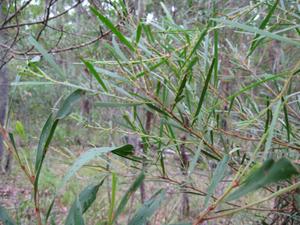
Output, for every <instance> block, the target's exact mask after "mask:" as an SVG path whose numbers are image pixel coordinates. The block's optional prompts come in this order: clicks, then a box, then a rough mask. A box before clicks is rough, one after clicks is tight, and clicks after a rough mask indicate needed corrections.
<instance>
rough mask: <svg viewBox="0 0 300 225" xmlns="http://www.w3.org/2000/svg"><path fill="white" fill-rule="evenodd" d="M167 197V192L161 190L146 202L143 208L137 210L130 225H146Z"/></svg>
mask: <svg viewBox="0 0 300 225" xmlns="http://www.w3.org/2000/svg"><path fill="white" fill-rule="evenodd" d="M164 197H165V191H164V190H159V191H158V192H156V193H155V194H154V195H153V196H152V197H151V198H150V199H149V200H148V201H146V202H145V203H144V204H143V205H142V206H141V208H139V209H138V210H137V212H136V213H135V215H134V216H133V218H132V219H131V220H130V221H129V223H128V225H143V224H146V223H147V221H148V219H149V218H150V217H151V216H152V215H153V213H154V212H155V211H156V210H157V209H158V208H159V207H160V205H161V204H162V202H163V199H164Z"/></svg>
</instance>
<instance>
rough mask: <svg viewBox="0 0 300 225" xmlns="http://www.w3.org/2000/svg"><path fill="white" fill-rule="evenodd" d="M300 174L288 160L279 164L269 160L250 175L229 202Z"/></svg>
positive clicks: (284, 159) (279, 161) (229, 197)
mask: <svg viewBox="0 0 300 225" xmlns="http://www.w3.org/2000/svg"><path fill="white" fill-rule="evenodd" d="M299 174H300V172H299V171H298V170H297V168H295V166H294V165H293V164H292V163H291V162H290V161H289V160H287V159H286V158H282V159H279V160H278V161H277V162H275V161H274V160H273V159H268V160H267V161H265V162H264V163H263V165H262V166H261V167H259V168H257V169H256V170H255V171H253V172H252V173H250V174H249V175H248V177H247V178H246V179H245V181H244V182H243V184H242V186H241V187H240V188H238V189H237V190H236V191H234V192H233V193H232V194H230V195H229V196H228V198H227V200H228V201H231V200H235V199H238V198H240V197H242V196H244V195H246V194H248V193H250V192H253V191H255V190H257V189H258V188H261V187H264V186H267V185H269V184H271V183H274V182H278V181H282V180H286V179H290V178H291V177H292V176H295V175H299Z"/></svg>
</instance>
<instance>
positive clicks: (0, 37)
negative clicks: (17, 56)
mask: <svg viewBox="0 0 300 225" xmlns="http://www.w3.org/2000/svg"><path fill="white" fill-rule="evenodd" d="M5 4H6V1H1V2H0V21H3V20H4V18H5V15H4V7H5V6H6V5H5ZM6 40H7V34H6V33H5V31H2V32H0V42H1V43H3V42H4V43H5V41H6ZM5 52H6V51H4V49H0V123H1V124H2V125H3V126H5V115H6V109H7V102H8V84H9V83H8V82H9V81H8V69H7V65H6V59H5ZM3 156H4V145H3V139H2V137H1V135H0V167H1V165H2V163H1V162H2V161H3ZM9 158H10V157H9ZM9 164H10V159H9V160H8V161H7V162H6V165H5V169H8V168H9V167H10V165H9Z"/></svg>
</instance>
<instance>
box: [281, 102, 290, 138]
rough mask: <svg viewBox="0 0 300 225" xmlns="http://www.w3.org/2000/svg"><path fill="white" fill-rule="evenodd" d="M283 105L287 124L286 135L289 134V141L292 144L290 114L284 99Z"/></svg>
mask: <svg viewBox="0 0 300 225" xmlns="http://www.w3.org/2000/svg"><path fill="white" fill-rule="evenodd" d="M281 101H282V104H283V112H284V122H285V128H286V133H287V141H288V142H290V141H291V132H292V131H291V126H290V123H289V114H288V110H287V107H286V104H285V102H284V101H285V100H284V97H282V98H281Z"/></svg>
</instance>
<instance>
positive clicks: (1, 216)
mask: <svg viewBox="0 0 300 225" xmlns="http://www.w3.org/2000/svg"><path fill="white" fill-rule="evenodd" d="M0 221H1V222H2V223H3V225H15V224H16V223H15V222H14V221H13V220H12V218H11V217H10V216H9V215H8V213H7V211H6V209H5V208H4V207H2V206H0Z"/></svg>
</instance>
